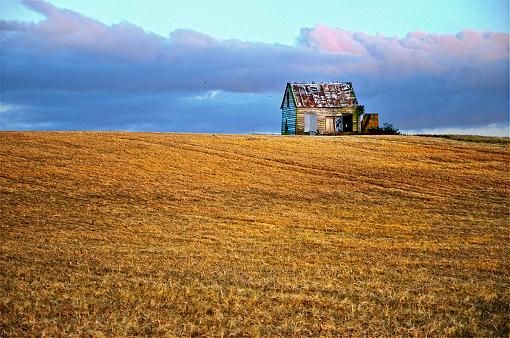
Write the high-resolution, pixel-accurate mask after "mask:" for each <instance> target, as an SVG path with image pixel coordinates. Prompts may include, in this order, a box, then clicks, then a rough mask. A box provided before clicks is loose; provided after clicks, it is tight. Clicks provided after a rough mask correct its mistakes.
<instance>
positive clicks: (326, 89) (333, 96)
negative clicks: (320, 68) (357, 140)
mask: <svg viewBox="0 0 510 338" xmlns="http://www.w3.org/2000/svg"><path fill="white" fill-rule="evenodd" d="M280 108H281V110H282V134H284V135H288V134H296V135H302V134H307V135H315V134H321V135H338V134H345V133H361V132H363V131H365V130H368V129H367V128H373V127H377V126H378V116H377V114H364V118H363V123H362V122H361V117H362V115H363V108H362V106H359V104H358V100H357V99H356V94H355V93H354V90H353V88H352V83H351V82H320V83H315V82H312V83H302V82H292V83H287V87H286V88H285V94H284V96H283V101H282V105H281V107H280Z"/></svg>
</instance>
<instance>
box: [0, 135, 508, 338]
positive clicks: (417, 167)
mask: <svg viewBox="0 0 510 338" xmlns="http://www.w3.org/2000/svg"><path fill="white" fill-rule="evenodd" d="M0 159H1V167H0V200H1V203H0V231H1V232H0V235H1V242H0V245H1V247H0V335H1V336H28V335H43V336H44V335H47V336H61V335H80V336H87V335H90V336H103V335H105V336H111V335H113V336H119V335H121V336H125V335H129V336H139V335H141V336H148V335H150V336H159V335H169V336H190V335H214V336H221V335H224V336H227V335H235V336H240V335H249V336H257V335H262V336H274V335H284V336H293V335H297V336H305V335H314V336H318V335H322V336H338V335H342V336H351V335H352V336H362V335H368V336H399V335H403V336H413V335H414V336H421V337H423V336H470V335H473V336H483V337H489V336H508V333H509V317H508V312H509V305H508V304H509V301H510V295H509V261H510V259H509V242H510V240H509V223H508V220H509V199H508V197H509V195H508V192H509V187H510V183H509V168H508V163H509V160H510V152H509V149H508V145H500V144H488V143H473V142H470V143H468V142H460V141H455V140H449V139H439V138H423V137H407V136H370V137H356V136H350V137H336V138H333V137H276V136H228V135H192V134H190V135H182V134H143V133H14V132H4V133H0Z"/></svg>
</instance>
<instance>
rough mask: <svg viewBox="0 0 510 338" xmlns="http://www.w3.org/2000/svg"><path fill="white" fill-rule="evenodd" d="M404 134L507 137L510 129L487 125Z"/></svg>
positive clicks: (422, 130)
mask: <svg viewBox="0 0 510 338" xmlns="http://www.w3.org/2000/svg"><path fill="white" fill-rule="evenodd" d="M402 132H403V133H405V134H411V135H416V134H428V135H481V136H501V137H509V136H510V128H509V126H508V125H501V124H489V125H486V126H480V127H465V128H464V127H448V128H426V129H414V130H413V129H409V130H402Z"/></svg>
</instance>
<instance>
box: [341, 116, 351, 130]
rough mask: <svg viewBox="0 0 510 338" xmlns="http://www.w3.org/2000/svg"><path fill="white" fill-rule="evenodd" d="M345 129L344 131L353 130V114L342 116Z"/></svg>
mask: <svg viewBox="0 0 510 338" xmlns="http://www.w3.org/2000/svg"><path fill="white" fill-rule="evenodd" d="M342 123H343V128H342V129H343V130H342V131H344V132H352V115H344V116H342Z"/></svg>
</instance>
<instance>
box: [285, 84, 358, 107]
mask: <svg viewBox="0 0 510 338" xmlns="http://www.w3.org/2000/svg"><path fill="white" fill-rule="evenodd" d="M287 86H290V88H291V90H292V94H293V95H294V100H295V102H296V106H297V107H298V108H351V107H354V106H355V105H357V104H358V100H357V99H356V94H354V89H352V83H351V82H317V83H315V82H290V83H288V84H287Z"/></svg>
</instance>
